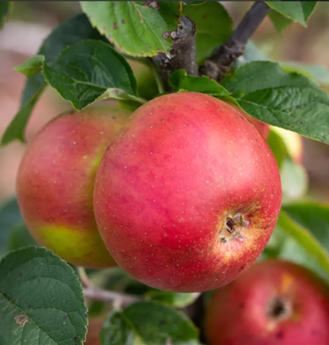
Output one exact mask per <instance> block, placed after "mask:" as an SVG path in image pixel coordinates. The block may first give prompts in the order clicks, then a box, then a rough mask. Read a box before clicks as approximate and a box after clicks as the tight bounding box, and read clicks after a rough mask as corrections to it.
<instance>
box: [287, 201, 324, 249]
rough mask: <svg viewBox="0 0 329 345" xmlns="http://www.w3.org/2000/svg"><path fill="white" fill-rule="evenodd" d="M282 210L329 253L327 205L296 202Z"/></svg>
mask: <svg viewBox="0 0 329 345" xmlns="http://www.w3.org/2000/svg"><path fill="white" fill-rule="evenodd" d="M283 209H284V211H286V213H287V214H288V215H289V216H290V217H291V218H292V219H293V220H294V221H296V222H297V223H298V224H299V225H301V226H303V227H304V228H306V229H308V230H309V231H310V232H311V233H312V235H313V236H314V237H315V238H316V239H317V240H318V241H319V242H320V243H321V244H322V245H323V246H324V247H325V248H326V250H327V251H328V252H329V205H325V204H319V203H315V202H298V203H295V204H290V205H285V206H284V207H283Z"/></svg>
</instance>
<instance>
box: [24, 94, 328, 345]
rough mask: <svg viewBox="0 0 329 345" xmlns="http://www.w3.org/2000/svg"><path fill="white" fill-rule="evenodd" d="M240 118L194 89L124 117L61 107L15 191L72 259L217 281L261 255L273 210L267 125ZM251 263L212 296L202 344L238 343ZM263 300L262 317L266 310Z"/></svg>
mask: <svg viewBox="0 0 329 345" xmlns="http://www.w3.org/2000/svg"><path fill="white" fill-rule="evenodd" d="M247 118H248V115H246V114H245V113H244V112H243V111H242V110H241V109H239V108H237V107H235V106H234V105H231V104H227V103H225V102H223V101H220V100H218V99H216V98H214V97H211V96H208V95H205V94H201V93H195V92H181V93H173V94H168V95H164V96H160V97H158V98H155V99H153V100H151V101H149V102H147V103H146V104H144V105H143V106H141V107H139V108H138V109H137V110H136V111H135V112H134V113H133V114H130V113H129V112H128V111H127V110H124V109H122V108H120V107H90V108H87V109H85V110H84V111H81V112H76V111H71V112H67V113H64V114H62V115H60V116H58V117H57V118H55V119H54V120H53V121H51V122H50V123H49V124H48V125H47V126H46V127H45V128H43V129H42V130H41V132H40V133H39V134H38V135H37V136H36V137H35V138H34V140H33V141H32V142H31V143H30V145H29V147H28V149H27V151H26V153H25V156H24V157H23V160H22V162H21V165H20V168H19V172H18V179H17V197H18V202H19V206H20V209H21V212H22V215H23V217H24V220H25V222H26V225H27V227H28V228H29V230H30V232H31V233H32V235H33V236H34V237H35V238H36V240H37V241H38V242H39V243H40V244H42V245H44V246H46V247H47V248H49V249H51V250H53V251H54V252H55V253H57V254H58V255H59V256H61V257H62V258H63V259H65V260H66V261H68V262H70V263H72V264H74V265H78V266H84V267H88V268H104V267H111V266H114V265H117V264H118V265H119V266H120V267H122V268H123V269H124V270H125V271H127V272H128V273H130V274H131V275H132V276H134V277H135V278H136V279H137V280H139V281H141V282H143V283H145V284H147V285H150V286H152V287H155V288H159V289H162V290H170V291H176V292H196V291H198V292H200V291H207V290H212V289H216V288H219V287H221V286H223V285H226V284H228V283H230V282H232V281H233V280H235V279H236V278H237V277H238V276H239V275H240V274H241V273H243V272H244V271H246V270H247V269H248V268H249V267H250V266H251V265H252V264H253V263H254V262H255V261H256V260H257V258H258V257H259V255H260V254H261V253H262V251H263V250H264V248H265V246H266V244H267V242H268V240H269V238H270V236H271V234H272V231H273V229H274V227H275V224H276V221H277V218H278V214H279V211H280V207H281V183H280V176H279V171H278V167H277V164H276V162H275V159H274V157H273V155H272V152H271V150H270V148H269V146H268V145H267V143H266V141H265V140H264V137H266V136H267V135H268V130H269V128H268V125H265V124H261V123H260V122H255V120H254V119H251V118H248V119H247ZM251 122H254V124H255V126H256V127H257V128H258V129H256V127H255V126H254V125H253V124H252V123H251ZM261 133H262V134H261ZM256 266H257V265H256ZM255 270H257V269H256V268H255V269H251V270H248V272H246V274H245V275H243V276H241V278H239V279H238V280H236V281H234V282H233V283H231V284H229V285H227V287H226V288H224V289H226V290H223V289H220V290H218V291H219V293H218V296H219V297H216V296H217V294H216V293H215V294H214V298H215V302H214V303H213V305H214V307H213V308H212V311H209V313H211V315H212V316H211V317H210V319H209V320H212V319H214V320H221V318H223V317H227V320H224V321H221V322H222V323H221V324H222V325H224V326H223V328H222V327H220V329H219V327H217V326H216V327H217V329H218V332H220V334H221V335H222V336H220V335H217V334H216V332H215V331H213V332H211V331H210V341H211V345H217V344H224V342H221V341H220V340H218V339H228V340H227V342H226V343H225V344H228V343H230V344H240V343H241V342H239V339H238V338H234V337H235V335H236V334H235V333H234V331H232V332H233V333H227V332H228V331H227V332H226V330H228V329H231V328H230V327H228V326H226V325H229V324H230V323H231V322H232V324H234V325H236V326H237V327H238V325H239V322H237V316H236V315H238V314H239V315H244V314H243V313H244V312H243V311H242V310H240V309H239V308H240V304H241V303H240V302H238V301H241V300H246V301H248V299H249V300H252V298H251V297H250V296H249V295H248V291H252V284H253V283H254V279H253V278H245V277H248V275H252V274H253V273H252V272H254V271H255ZM269 271H270V270H269ZM257 272H258V271H256V273H254V275H255V276H257V275H258V273H257ZM273 272H274V271H273ZM265 273H266V272H265ZM273 274H274V275H275V272H274V273H273ZM259 275H261V272H259ZM301 275H302V274H301ZM243 277H244V278H243ZM240 279H244V280H241V283H240ZM248 279H249V280H248ZM232 284H235V285H233V287H231V286H232ZM269 284H270V283H269ZM248 286H250V287H248ZM244 287H246V288H245V289H244ZM268 289H270V285H269V286H268ZM310 293H315V292H313V290H311V289H310ZM225 294H226V295H225ZM250 294H251V292H250ZM221 296H224V297H221ZM223 298H224V299H225V300H226V302H227V303H229V301H231V300H232V303H233V301H235V302H236V303H235V302H234V303H235V304H236V307H234V308H233V307H232V309H231V310H229V309H230V307H229V304H227V306H228V307H227V308H228V310H229V311H228V312H227V313H226V312H224V313H223V312H222V311H223V310H224V309H225V308H226V307H225V306H224V307H216V305H218V303H220V304H221V303H222V302H221V300H222V299H223ZM314 298H315V297H314ZM272 300H273V298H272V299H271V301H272ZM217 301H219V302H217ZM273 301H274V302H273V303H274V304H273V303H272V302H271V303H272V304H273V305H274V307H273V308H272V309H273V310H272V309H271V308H270V307H266V308H268V309H266V313H268V314H267V315H270V314H271V312H273V315H274V316H276V312H275V310H276V309H275V308H276V305H275V303H276V302H275V301H276V300H273ZM239 303H240V304H239ZM261 303H262V304H261ZM264 303H265V297H264V299H263V300H261V301H260V302H259V307H257V308H258V309H257V310H258V311H255V317H258V316H259V318H260V317H261V316H260V314H261V311H260V309H259V308H260V306H263V305H265V304H264ZM235 304H234V305H235ZM232 305H233V304H232ZM223 308H224V309H223ZM241 308H242V307H241ZM289 308H291V306H290V307H289ZM242 309H243V308H242ZM269 310H270V311H269ZM271 310H272V311H271ZM219 312H220V313H221V314H220V315H219V314H218V313H219ZM245 313H246V315H248V313H251V311H250V309H246V312H245ZM257 313H259V314H257ZM279 314H280V313H279ZM257 315H258V316H257ZM271 315H272V314H271ZM280 315H281V314H280ZM280 315H279V316H280ZM285 315H286V314H285ZM289 315H291V314H289ZM294 315H297V314H294ZM298 315H299V314H298ZM246 317H247V316H246ZM232 319H233V320H232ZM274 321H275V320H274ZM274 321H273V322H274ZM326 321H328V315H327V319H326ZM211 322H212V321H209V324H211ZM213 322H216V321H213ZM226 322H228V323H226ZM273 322H272V323H271V325H272V326H271V325H267V326H266V327H270V328H271V327H272V328H273V327H274V326H273ZM247 326H248V321H246V327H247ZM261 326H262V325H260V326H259V327H261ZM263 326H264V325H263ZM216 327H213V326H210V328H213V329H215V328H216ZM274 328H275V327H274ZM252 331H253V332H254V333H252V332H251V333H252V334H255V335H257V336H259V334H257V332H258V329H257V328H254V329H252ZM251 333H250V332H249V333H248V334H249V335H250V334H251ZM246 334H247V333H246ZM327 336H328V335H327ZM225 337H226V338H225ZM279 338H280V336H277V338H276V339H279ZM236 339H238V340H236ZM317 339H320V338H317ZM240 340H241V339H240ZM225 341H226V340H225ZM269 343H270V342H268V343H266V344H269ZM274 343H275V342H273V344H274ZM280 343H283V342H280ZM250 344H252V342H250ZM255 344H256V343H255ZM257 344H258V343H257ZM259 344H263V343H259ZM264 344H265V343H264ZM275 344H276V343H275ZM305 344H306V343H305ZM308 344H311V343H308Z"/></svg>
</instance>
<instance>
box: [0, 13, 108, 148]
mask: <svg viewBox="0 0 329 345" xmlns="http://www.w3.org/2000/svg"><path fill="white" fill-rule="evenodd" d="M84 39H95V40H104V38H103V37H102V36H101V35H100V33H99V32H98V31H97V30H96V29H94V28H92V26H91V25H90V23H89V21H88V18H87V17H86V16H85V14H82V13H81V14H77V15H75V16H73V17H72V18H70V19H68V20H67V21H65V22H63V23H61V24H60V25H59V26H58V27H57V28H55V29H54V30H53V31H52V32H51V33H50V35H49V36H48V37H47V38H46V39H45V40H44V41H43V43H42V46H41V48H40V49H39V52H38V54H39V55H44V56H45V61H46V62H47V63H49V62H51V61H53V60H54V59H55V58H56V56H57V55H58V54H59V53H60V52H61V51H62V50H63V49H64V48H66V47H68V46H70V45H72V44H75V43H77V42H80V41H81V40H84ZM45 86H46V83H45V80H44V77H43V75H42V74H41V73H38V74H35V75H32V76H31V77H29V78H28V79H27V81H26V84H25V88H24V91H23V95H22V98H21V104H20V109H19V111H18V113H17V114H16V115H15V117H14V119H13V120H12V122H11V123H10V125H9V127H8V128H7V130H6V132H5V133H4V136H3V138H2V141H1V144H2V145H6V144H9V143H10V142H12V141H14V140H20V141H24V130H25V126H26V124H27V122H28V120H29V117H30V115H31V112H32V110H33V108H34V105H35V103H36V102H37V101H38V99H39V97H40V96H41V94H42V92H43V90H44V88H45Z"/></svg>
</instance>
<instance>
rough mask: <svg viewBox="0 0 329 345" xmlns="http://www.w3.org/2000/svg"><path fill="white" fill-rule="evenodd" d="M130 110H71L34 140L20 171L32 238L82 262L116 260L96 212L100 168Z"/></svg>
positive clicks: (23, 206)
mask: <svg viewBox="0 0 329 345" xmlns="http://www.w3.org/2000/svg"><path fill="white" fill-rule="evenodd" d="M128 116H129V114H128V113H127V112H126V111H123V110H121V109H117V108H111V107H94V108H88V109H86V110H84V111H81V112H76V111H70V112H67V113H65V114H63V115H61V116H59V117H57V118H55V119H54V120H53V121H51V122H50V123H49V124H48V125H47V126H46V127H45V128H43V129H42V130H41V132H40V133H39V134H38V135H37V136H36V137H35V138H34V140H33V141H32V142H31V143H30V145H29V147H28V149H27V151H26V153H25V155H24V157H23V160H22V162H21V165H20V167H19V171H18V177H17V198H18V203H19V206H20V209H21V212H22V215H23V218H24V221H25V223H26V225H27V227H28V228H29V230H30V232H31V234H32V235H33V236H34V238H35V239H36V240H37V241H38V242H39V243H40V244H41V245H43V246H45V247H47V248H49V249H51V250H53V251H54V252H55V253H56V254H58V255H59V256H60V257H61V258H63V259H64V260H66V261H68V262H70V263H72V264H75V265H79V266H85V267H90V268H97V267H98V268H101V267H108V266H113V265H115V262H114V260H113V259H112V257H111V255H110V254H109V253H108V251H107V249H106V247H105V246H104V244H103V242H102V239H101V237H100V235H99V232H98V229H97V226H96V222H95V217H94V213H93V188H94V180H95V175H96V170H97V167H98V164H99V162H100V160H101V157H102V155H103V153H104V151H105V149H106V147H107V146H108V144H109V142H110V141H111V139H112V136H113V134H114V132H115V131H116V130H117V129H118V128H119V127H120V126H121V125H122V123H123V122H124V121H125V120H126V118H127V117H128Z"/></svg>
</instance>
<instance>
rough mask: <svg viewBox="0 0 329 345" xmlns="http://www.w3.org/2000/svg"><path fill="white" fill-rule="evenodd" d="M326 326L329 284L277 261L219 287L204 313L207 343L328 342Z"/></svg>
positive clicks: (259, 265)
mask: <svg viewBox="0 0 329 345" xmlns="http://www.w3.org/2000/svg"><path fill="white" fill-rule="evenodd" d="M328 325H329V289H328V286H327V285H325V284H324V283H323V282H322V281H321V280H320V279H319V278H318V277H317V276H315V275H314V273H313V272H311V271H309V270H308V269H306V268H303V267H301V266H299V265H296V264H294V263H291V262H284V261H276V260H273V261H263V262H261V263H257V264H255V265H253V266H252V267H251V268H250V269H249V270H248V271H247V272H246V273H244V274H243V275H241V276H240V277H239V278H238V279H236V280H235V281H234V282H232V283H230V284H229V285H226V286H225V287H223V288H221V289H218V290H216V291H215V292H214V293H213V294H212V296H211V298H210V301H209V308H208V310H207V312H206V335H207V338H208V340H209V345H241V344H248V345H276V344H278V345H279V344H280V345H326V344H329V327H328Z"/></svg>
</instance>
